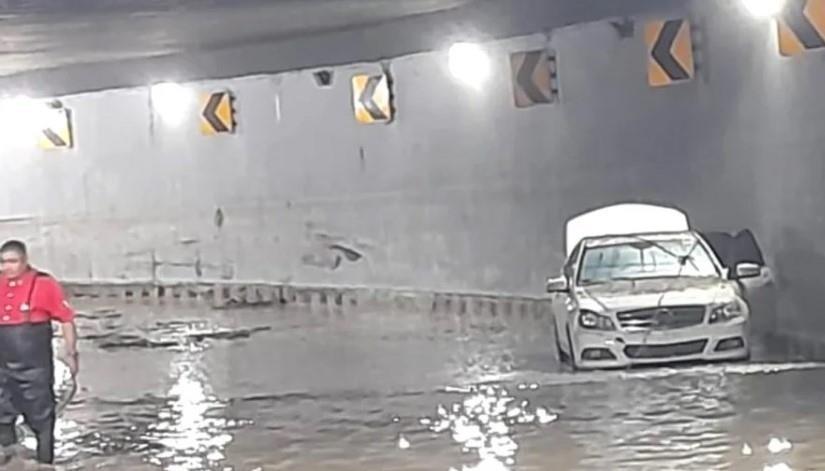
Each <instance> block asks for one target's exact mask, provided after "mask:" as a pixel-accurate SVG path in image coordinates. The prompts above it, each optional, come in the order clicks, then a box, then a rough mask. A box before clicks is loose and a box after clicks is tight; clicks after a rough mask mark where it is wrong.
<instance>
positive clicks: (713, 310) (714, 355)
mask: <svg viewBox="0 0 825 471" xmlns="http://www.w3.org/2000/svg"><path fill="white" fill-rule="evenodd" d="M630 216H632V217H630ZM567 244H568V257H567V262H566V263H565V265H564V268H563V270H562V276H561V277H559V278H554V279H550V280H548V283H547V291H548V292H550V293H552V294H553V314H554V316H553V317H554V326H555V330H556V346H557V348H558V351H559V356H560V357H561V358H564V359H567V360H568V361H569V362H570V364H571V365H572V366H573V367H574V368H576V369H595V368H615V367H626V366H633V365H642V364H656V363H670V362H674V361H710V360H744V359H747V358H749V356H750V340H749V323H750V308H749V306H748V303H747V301H746V299H745V297H744V293H743V288H742V286H743V285H742V283H740V282H739V280H742V279H745V278H752V277H759V276H760V275H761V274H762V273H763V271H762V268H761V267H760V266H759V265H757V264H754V263H740V264H738V265H737V266H736V267H734V268H733V269H730V268H726V267H725V266H723V265H722V263H720V261H719V259H718V258H717V256H716V254H715V253H714V250H713V249H712V248H711V246H710V245H709V244H708V242H707V241H706V240H705V239H704V238H703V237H702V236H701V235H700V234H699V233H697V232H695V231H693V230H691V229H690V227H689V225H688V223H687V217H686V216H685V215H684V214H683V213H681V212H679V211H678V210H675V209H671V208H663V207H657V206H648V205H618V206H613V207H610V208H604V209H601V210H597V211H594V212H591V213H588V214H586V215H583V216H580V217H579V218H576V219H574V220H572V221H570V223H568V227H567Z"/></svg>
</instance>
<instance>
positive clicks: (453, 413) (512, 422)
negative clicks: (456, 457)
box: [419, 385, 558, 471]
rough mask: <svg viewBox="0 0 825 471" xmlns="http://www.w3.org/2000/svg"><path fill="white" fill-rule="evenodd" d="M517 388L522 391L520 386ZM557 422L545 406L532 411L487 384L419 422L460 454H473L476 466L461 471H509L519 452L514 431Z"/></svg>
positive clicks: (506, 393) (524, 403)
mask: <svg viewBox="0 0 825 471" xmlns="http://www.w3.org/2000/svg"><path fill="white" fill-rule="evenodd" d="M518 389H519V390H524V389H525V388H523V387H521V385H520V386H519V387H518ZM533 389H537V388H533ZM557 419H558V415H556V414H551V413H549V412H548V411H547V409H545V408H544V407H538V408H535V409H532V408H531V406H530V403H529V401H528V400H519V399H517V398H515V397H513V396H512V395H511V394H510V392H509V391H508V390H507V389H506V388H505V387H502V386H500V385H486V386H480V387H476V386H473V387H470V388H468V389H467V390H466V393H465V395H464V398H463V400H461V401H459V402H454V403H452V404H450V405H443V404H440V405H439V406H438V407H437V408H436V414H435V416H434V417H424V418H422V419H420V421H419V422H420V423H421V424H422V425H427V426H428V429H429V430H430V431H431V432H434V433H436V434H443V433H449V435H450V437H451V438H452V440H453V441H454V442H456V443H458V444H459V445H460V446H461V449H462V452H463V453H465V454H466V453H472V454H475V455H476V457H477V458H478V463H476V464H474V465H469V466H468V465H464V466H463V467H462V470H464V471H494V470H495V471H499V470H500V471H508V470H510V469H511V467H512V466H514V465H515V464H516V455H517V453H518V449H519V446H518V443H516V440H515V434H514V428H515V427H518V426H530V425H535V424H540V425H547V424H550V423H551V422H554V421H556V420H557ZM451 469H455V468H451Z"/></svg>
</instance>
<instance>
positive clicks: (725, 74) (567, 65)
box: [0, 2, 825, 328]
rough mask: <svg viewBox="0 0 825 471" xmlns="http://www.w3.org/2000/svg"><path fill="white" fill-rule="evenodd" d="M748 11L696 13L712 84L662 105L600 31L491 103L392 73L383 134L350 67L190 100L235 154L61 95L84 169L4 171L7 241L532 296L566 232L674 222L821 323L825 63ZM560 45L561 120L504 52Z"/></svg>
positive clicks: (111, 102)
mask: <svg viewBox="0 0 825 471" xmlns="http://www.w3.org/2000/svg"><path fill="white" fill-rule="evenodd" d="M725 5H728V6H725ZM730 5H732V4H723V5H719V6H716V7H713V6H711V5H709V4H708V3H707V2H702V3H701V4H700V3H697V4H696V5H695V8H694V10H693V11H692V12H690V13H691V14H692V15H693V17H694V19H695V20H696V22H697V23H698V24H700V25H701V26H702V28H703V33H702V43H703V52H702V55H701V57H700V60H701V62H702V64H701V69H702V72H701V74H700V77H698V78H697V80H695V81H693V82H691V83H688V84H684V85H680V86H675V87H669V88H666V89H657V90H653V89H650V88H649V87H648V85H647V83H646V68H645V67H646V66H645V61H646V55H645V46H644V44H643V40H642V33H641V30H642V26H641V25H637V29H636V36H635V37H634V38H630V39H620V38H619V37H618V35H617V34H616V31H615V30H614V28H613V27H611V26H610V25H609V24H607V23H593V24H588V25H582V26H575V27H570V28H565V29H563V30H559V31H556V32H554V33H553V34H552V36H551V37H550V39H549V40H548V39H547V38H546V37H545V36H544V35H540V36H531V37H522V38H517V39H512V40H507V41H501V42H496V43H493V44H489V47H490V50H491V53H492V56H493V58H494V69H495V74H494V76H493V78H492V79H491V80H490V82H489V83H488V84H487V85H486V86H485V87H484V88H483V89H482V90H481V91H474V90H472V89H468V88H466V87H464V86H463V85H461V84H458V83H456V82H454V81H453V80H452V79H451V77H450V76H449V74H448V72H447V70H446V57H445V54H444V53H442V52H435V53H427V54H421V55H415V56H408V57H403V58H399V59H395V60H393V61H392V62H391V64H390V68H391V72H392V74H393V77H394V80H395V85H396V100H397V101H396V103H397V108H398V117H397V120H396V121H395V122H394V123H393V124H391V125H389V126H360V125H357V124H356V123H355V122H354V120H353V119H352V112H351V105H350V91H349V77H350V75H351V74H352V73H354V72H356V71H371V70H377V69H378V66H376V65H375V64H362V65H353V66H349V67H345V68H339V69H336V73H337V74H336V80H335V83H334V85H333V86H332V87H331V88H329V89H321V88H318V87H317V85H316V83H315V82H314V80H313V78H312V77H311V74H310V73H308V72H296V73H287V74H283V75H278V76H257V77H249V78H242V79H236V80H231V81H221V82H217V83H198V84H195V86H196V87H198V88H199V89H203V90H209V89H212V88H220V87H229V88H231V89H232V90H233V91H234V92H235V94H236V96H237V108H238V112H239V117H238V120H239V128H238V133H237V135H235V136H230V137H221V138H206V137H203V136H201V135H200V134H199V133H198V131H197V121H196V119H195V118H196V111H195V110H194V109H193V112H192V117H193V120H192V121H191V122H188V123H184V124H183V125H182V126H180V127H177V128H172V127H169V126H167V125H165V124H164V123H163V122H161V121H159V120H157V117H153V116H152V113H151V112H150V108H149V97H148V90H147V89H130V90H116V91H109V92H103V93H96V94H88V95H78V96H71V97H66V98H65V100H64V103H65V104H66V105H67V106H68V107H70V108H71V109H72V110H73V112H74V115H75V133H76V139H77V146H76V149H74V150H72V151H69V152H65V153H45V152H32V151H30V150H23V149H22V148H19V147H18V148H15V147H9V146H6V147H5V148H4V149H3V152H2V155H0V158H2V159H3V160H4V162H5V164H6V165H5V170H6V172H5V174H4V177H5V178H4V179H3V182H4V185H3V188H2V190H0V191H2V192H3V193H2V194H4V195H5V198H2V199H0V214H5V215H8V216H9V218H11V220H10V221H8V222H6V223H4V224H3V225H2V230H0V233H2V235H3V236H11V235H14V236H18V237H24V238H26V239H28V240H30V241H31V243H32V245H33V246H34V248H35V249H36V258H37V261H38V262H39V263H40V264H42V265H43V266H46V267H48V268H50V269H52V270H54V271H55V272H57V273H59V274H60V275H62V276H64V277H68V278H75V279H111V278H129V279H153V278H155V279H162V280H180V279H193V278H203V279H220V278H225V279H233V280H268V281H287V280H289V281H293V282H300V283H331V284H347V285H349V284H369V285H378V286H403V287H414V288H421V289H436V290H483V291H497V292H509V293H520V294H535V293H538V292H540V291H541V289H542V284H543V280H544V279H545V277H546V275H548V274H549V273H554V272H555V271H556V270H557V268H558V266H559V264H560V263H561V260H562V257H563V254H562V250H563V245H562V228H563V223H564V221H565V220H566V219H567V218H568V217H570V216H571V215H573V214H576V213H578V212H580V211H583V210H585V209H588V208H592V207H595V206H599V205H603V204H608V203H612V202H616V201H620V200H645V201H658V202H663V203H669V204H675V205H678V206H680V207H682V208H684V209H686V210H687V211H689V212H690V214H691V216H692V217H693V220H694V222H695V223H696V224H698V225H699V226H700V227H703V228H706V229H730V230H733V229H740V228H743V227H750V228H752V229H754V230H755V232H756V234H757V236H758V237H759V238H760V239H761V241H762V242H763V245H764V246H765V247H766V249H767V252H768V255H769V257H770V259H771V261H772V262H773V263H774V265H775V266H776V268H777V269H778V273H779V278H780V282H781V283H782V288H783V293H784V295H785V297H784V301H783V303H784V304H783V306H784V307H783V309H785V310H786V311H787V312H788V313H789V314H788V315H789V316H791V313H792V312H793V313H809V312H816V311H817V305H818V303H817V294H818V292H819V291H821V286H822V283H821V282H820V281H819V280H818V279H817V278H816V277H815V275H816V273H818V271H819V267H820V266H821V263H819V262H820V261H821V260H822V258H823V252H825V251H823V249H822V248H820V247H819V245H818V244H817V243H816V241H817V238H818V237H819V236H820V235H821V234H825V216H823V214H825V213H823V211H822V210H821V209H820V208H821V203H820V202H821V201H823V196H825V190H823V188H822V182H823V175H824V174H825V164H823V155H822V151H821V150H820V149H822V148H825V136H823V133H822V132H821V129H820V128H821V123H822V118H823V117H825V99H822V98H821V96H820V94H819V93H818V92H819V89H820V86H819V84H820V82H821V78H820V76H821V74H822V72H823V71H825V64H823V60H822V59H823V57H825V56H823V55H822V53H811V54H807V55H805V56H803V57H800V58H794V59H784V58H780V57H779V56H778V53H777V52H776V46H775V37H774V36H775V34H774V32H773V30H772V28H771V27H770V25H769V24H768V23H759V22H756V21H754V20H753V19H752V18H750V17H746V16H744V14H743V13H742V12H740V11H739V10H738V9H736V8H733V7H732V6H730ZM674 14H677V13H674ZM544 46H550V47H552V48H553V49H554V50H556V51H557V52H558V55H559V68H560V84H561V102H560V103H559V104H556V105H553V106H543V107H536V108H532V109H528V110H517V109H515V107H514V106H513V103H512V98H511V85H510V80H509V63H508V52H510V51H515V50H523V49H528V48H535V47H544ZM335 247H343V248H344V250H343V251H342V250H340V249H338V248H335ZM349 251H351V252H349ZM345 252H346V253H348V254H350V255H352V254H353V253H357V255H356V256H355V257H352V258H353V260H350V259H348V258H347V256H346V254H345ZM789 319H790V320H789V322H793V318H792V317H789ZM816 322H819V321H818V320H817V321H816ZM822 326H823V328H825V321H824V322H822Z"/></svg>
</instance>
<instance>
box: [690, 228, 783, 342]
mask: <svg viewBox="0 0 825 471" xmlns="http://www.w3.org/2000/svg"><path fill="white" fill-rule="evenodd" d="M702 235H703V237H704V238H705V240H707V241H708V244H710V246H711V248H712V249H713V251H714V252H715V253H716V255H717V256H718V257H719V260H720V261H721V262H722V264H723V265H724V266H725V268H727V269H728V271H729V272H731V273H732V272H733V271H734V270H735V269H736V265H738V264H739V263H755V264H757V265H759V266H760V267H761V271H760V275H759V276H758V277H754V278H746V279H742V280H739V285H740V287H741V288H742V292H743V294H744V296H745V299H746V300H747V301H748V305H749V306H750V308H751V323H752V325H753V326H754V328H755V329H756V330H757V331H761V332H770V331H772V330H773V329H774V327H775V322H776V300H777V298H776V284H775V282H774V276H773V272H772V270H771V268H770V267H769V266H768V264H767V263H766V262H765V257H764V254H763V252H762V249H761V247H760V246H759V243H758V242H757V240H756V236H755V235H754V234H753V232H752V231H751V230H750V229H743V230H741V231H739V232H738V233H737V234H728V233H725V232H706V233H703V234H702Z"/></svg>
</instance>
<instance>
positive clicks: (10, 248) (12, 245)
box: [0, 239, 27, 255]
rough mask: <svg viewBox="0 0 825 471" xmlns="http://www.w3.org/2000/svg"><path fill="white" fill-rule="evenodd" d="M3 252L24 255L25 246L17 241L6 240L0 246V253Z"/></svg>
mask: <svg viewBox="0 0 825 471" xmlns="http://www.w3.org/2000/svg"><path fill="white" fill-rule="evenodd" d="M3 252H17V253H18V254H20V255H26V252H27V251H26V244H24V243H23V242H22V241H19V240H14V239H12V240H7V241H5V242H3V245H0V253H3Z"/></svg>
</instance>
